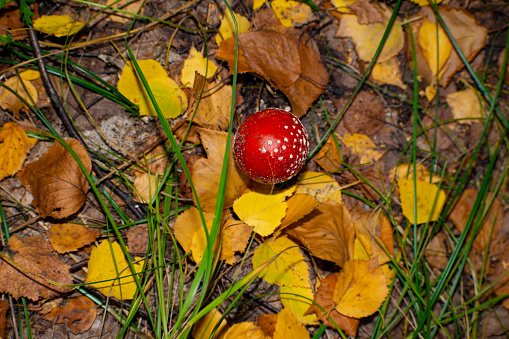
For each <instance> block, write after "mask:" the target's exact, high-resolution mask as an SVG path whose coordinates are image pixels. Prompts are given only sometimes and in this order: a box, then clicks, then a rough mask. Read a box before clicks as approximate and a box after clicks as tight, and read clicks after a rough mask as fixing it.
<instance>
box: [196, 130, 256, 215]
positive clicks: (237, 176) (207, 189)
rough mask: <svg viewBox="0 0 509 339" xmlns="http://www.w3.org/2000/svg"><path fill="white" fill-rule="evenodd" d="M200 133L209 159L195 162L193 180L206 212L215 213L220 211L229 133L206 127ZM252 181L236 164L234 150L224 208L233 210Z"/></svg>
mask: <svg viewBox="0 0 509 339" xmlns="http://www.w3.org/2000/svg"><path fill="white" fill-rule="evenodd" d="M198 133H199V134H200V138H201V141H202V144H203V147H204V148H205V151H206V152H207V158H206V159H199V160H198V161H196V162H195V163H194V165H193V166H192V169H191V178H192V180H193V183H194V186H195V188H196V193H197V195H198V199H199V200H200V205H201V207H202V208H203V210H204V211H210V212H212V211H214V210H215V208H216V202H217V192H218V188H219V182H220V179H221V171H222V168H223V159H224V154H225V147H226V137H227V134H226V133H225V132H219V131H212V130H209V129H204V128H200V129H198ZM249 182H250V179H249V178H248V177H247V176H246V175H245V174H244V173H243V172H242V171H241V170H240V169H239V168H238V167H237V165H236V164H235V161H234V160H233V154H232V151H231V150H230V155H229V160H228V177H227V181H226V191H225V198H224V208H229V207H231V206H232V205H233V202H234V201H235V200H236V199H237V198H238V197H240V196H241V195H242V194H244V193H245V192H247V191H248V185H249ZM193 199H194V197H193Z"/></svg>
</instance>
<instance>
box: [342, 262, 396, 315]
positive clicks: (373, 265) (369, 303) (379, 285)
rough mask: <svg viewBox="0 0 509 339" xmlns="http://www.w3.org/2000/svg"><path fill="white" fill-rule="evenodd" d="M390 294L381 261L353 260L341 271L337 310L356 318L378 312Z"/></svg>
mask: <svg viewBox="0 0 509 339" xmlns="http://www.w3.org/2000/svg"><path fill="white" fill-rule="evenodd" d="M388 294H389V289H388V288H387V280H386V278H385V275H384V274H383V272H382V270H381V269H380V266H378V262H377V259H372V260H369V261H365V260H349V261H347V262H346V264H345V266H344V267H343V270H342V271H341V272H339V276H338V280H337V282H336V285H335V288H334V294H333V300H334V302H335V303H336V305H335V308H336V310H337V311H338V312H339V313H341V314H343V315H345V316H347V317H353V318H362V317H367V316H369V315H371V314H373V313H375V312H376V311H377V310H378V309H379V308H380V306H381V305H382V303H383V302H384V300H385V298H386V297H387V295H388Z"/></svg>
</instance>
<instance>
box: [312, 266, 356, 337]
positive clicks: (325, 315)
mask: <svg viewBox="0 0 509 339" xmlns="http://www.w3.org/2000/svg"><path fill="white" fill-rule="evenodd" d="M338 277H339V273H333V274H330V275H329V276H327V277H326V278H325V279H323V280H322V281H321V284H320V286H319V287H318V291H317V293H316V294H315V302H316V303H317V304H318V305H320V306H321V307H322V308H323V309H324V310H325V312H324V311H322V309H321V308H320V307H318V306H317V305H315V304H312V305H311V306H310V307H309V309H308V311H307V312H306V314H311V313H314V314H316V315H317V317H318V319H319V320H320V321H322V322H323V323H324V324H325V325H326V326H329V327H335V326H334V323H336V324H337V325H338V326H339V328H340V329H341V330H342V331H344V332H345V334H346V335H348V336H355V335H356V333H357V328H358V327H359V322H360V321H359V319H357V318H351V317H347V316H344V315H342V314H341V313H339V312H338V311H337V310H336V309H335V308H334V306H335V305H334V300H333V295H334V289H335V288H336V283H337V281H338ZM329 317H330V318H332V320H333V321H334V323H333V322H332V321H331V320H329Z"/></svg>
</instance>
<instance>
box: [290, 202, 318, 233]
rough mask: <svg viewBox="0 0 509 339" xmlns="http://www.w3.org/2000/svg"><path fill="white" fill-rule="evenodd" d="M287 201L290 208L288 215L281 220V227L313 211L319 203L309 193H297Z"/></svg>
mask: <svg viewBox="0 0 509 339" xmlns="http://www.w3.org/2000/svg"><path fill="white" fill-rule="evenodd" d="M286 203H287V205H288V209H287V211H286V216H285V217H284V219H283V220H282V221H281V229H282V228H283V227H286V226H288V225H291V224H293V223H294V222H296V221H297V220H299V219H301V218H302V217H304V216H305V215H307V214H309V213H311V212H312V211H313V210H314V209H315V207H317V206H318V205H319V202H318V201H316V200H315V199H314V198H313V197H312V196H310V195H307V194H295V195H293V196H292V197H291V198H290V199H288V201H287V202H286Z"/></svg>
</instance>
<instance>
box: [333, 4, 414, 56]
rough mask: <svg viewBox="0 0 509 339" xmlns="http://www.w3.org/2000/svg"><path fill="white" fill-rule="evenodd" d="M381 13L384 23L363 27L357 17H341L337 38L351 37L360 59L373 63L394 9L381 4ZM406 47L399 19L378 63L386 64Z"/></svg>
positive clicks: (351, 15)
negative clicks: (385, 62)
mask: <svg viewBox="0 0 509 339" xmlns="http://www.w3.org/2000/svg"><path fill="white" fill-rule="evenodd" d="M379 5H380V13H381V14H382V20H383V23H380V22H374V23H371V24H368V25H361V24H359V22H358V19H357V15H353V14H345V15H343V16H342V17H341V21H340V24H339V28H338V30H337V32H336V37H343V38H348V37H351V38H352V40H353V42H354V43H355V50H356V52H357V54H358V55H359V58H360V59H361V60H364V61H367V62H369V61H371V60H372V59H373V56H374V55H375V52H376V50H377V48H378V45H379V44H380V41H381V40H382V37H383V34H384V32H385V30H386V28H387V25H388V24H389V20H390V18H391V15H392V9H391V8H389V7H388V6H387V5H385V4H383V3H379ZM404 45H405V36H404V34H403V29H402V27H401V20H400V19H399V18H397V19H396V21H394V25H393V26H392V29H391V33H390V34H389V36H388V37H387V40H386V41H385V44H384V47H383V49H382V52H381V53H380V55H379V56H378V60H377V62H384V61H387V60H389V59H391V58H392V57H394V56H396V55H398V54H399V52H401V50H402V49H403V47H404Z"/></svg>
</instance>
